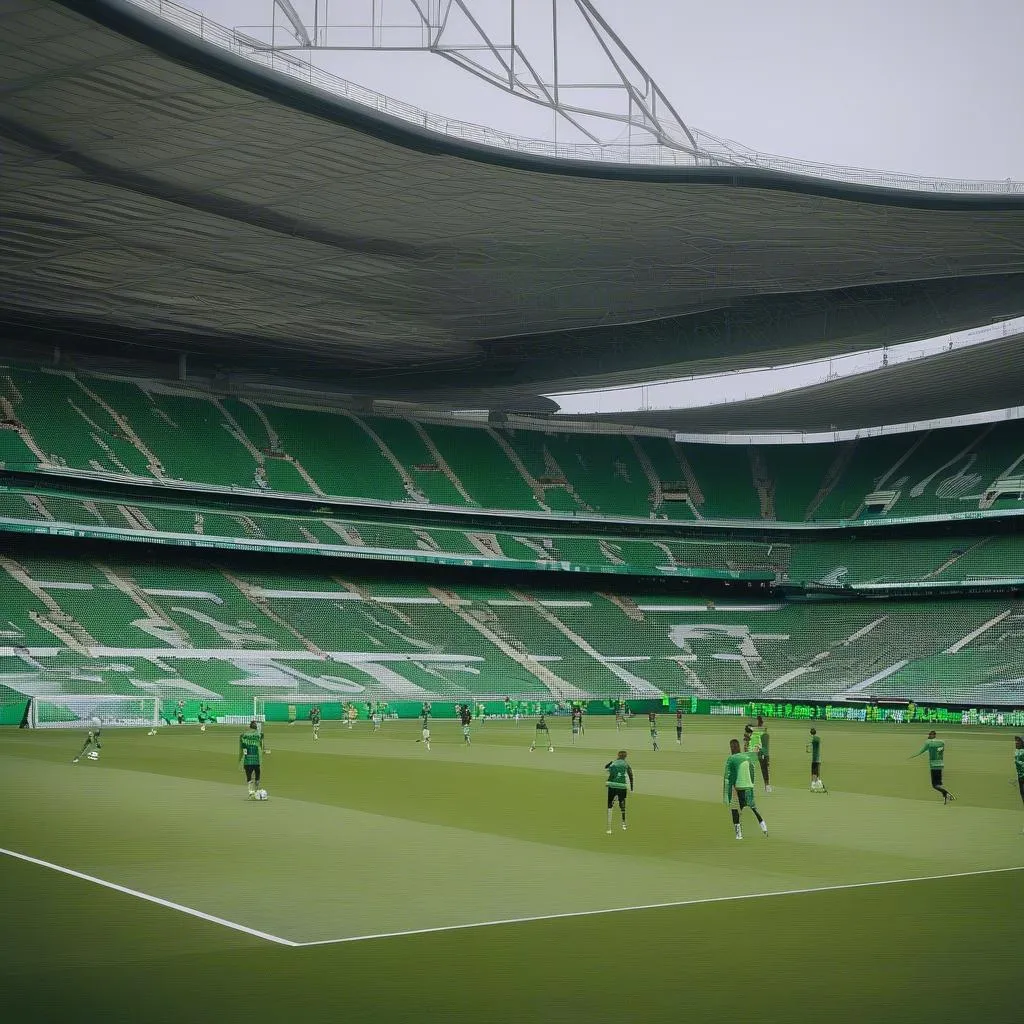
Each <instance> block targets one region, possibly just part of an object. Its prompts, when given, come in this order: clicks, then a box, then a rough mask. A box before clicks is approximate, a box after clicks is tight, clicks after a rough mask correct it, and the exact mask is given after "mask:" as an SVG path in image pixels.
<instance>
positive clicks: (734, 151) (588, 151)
mask: <svg viewBox="0 0 1024 1024" xmlns="http://www.w3.org/2000/svg"><path fill="white" fill-rule="evenodd" d="M130 2H131V3H133V4H135V5H136V6H138V7H141V8H144V9H145V10H147V11H151V12H152V13H154V14H156V15H158V16H159V17H161V18H163V19H164V20H166V21H168V22H170V23H172V24H174V25H176V26H177V27H178V28H181V29H184V30H185V31H187V32H190V33H192V34H193V35H196V36H198V37H199V38H200V39H202V40H203V41H204V42H207V43H210V44H212V45H214V46H218V47H220V48H221V49H224V50H228V51H229V52H231V53H232V54H234V55H236V56H238V57H241V58H243V59H245V60H248V61H251V62H253V63H255V64H259V65H261V66H262V67H264V68H266V69H268V70H270V71H273V72H275V73H277V74H281V75H287V76H288V77H289V78H294V79H297V80H299V81H301V82H303V83H304V84H306V85H309V86H311V87H313V88H316V89H320V90H322V91H323V92H325V93H328V94H330V95H332V96H337V97H340V98H342V99H345V100H347V101H349V102H351V103H357V104H359V105H360V106H364V107H368V108H369V109H371V110H375V111H377V112H378V113H379V114H383V115H384V116H386V117H390V118H394V119H396V120H399V121H404V122H406V123H408V124H412V125H415V126H416V127H418V128H423V129H424V130H426V131H429V132H434V133H436V134H438V135H444V136H449V137H452V138H457V139H460V140H462V141H464V142H470V143H473V144H475V145H479V146H486V147H489V148H491V149H497V150H503V151H505V152H512V153H524V154H529V155H531V156H542V157H548V158H554V159H558V160H567V161H573V162H588V163H610V164H627V165H628V164H643V165H663V166H676V167H754V168H759V169H761V170H770V171H781V172H783V173H786V174H796V175H802V176H806V177H812V178H823V179H826V180H829V181H843V182H848V183H850V184H858V185H873V186H876V187H879V188H890V189H902V190H907V191H913V192H956V193H977V194H986V195H998V194H1016V195H1024V181H1012V180H1010V179H1006V180H1004V181H971V180H967V179H956V178H923V177H917V176H916V175H912V174H899V173H893V172H889V171H876V170H870V169H868V168H863V167H838V166H834V165H832V164H820V163H812V162H810V161H805V160H795V159H790V158H788V157H782V156H773V155H770V154H765V153H758V152H756V151H755V150H752V149H749V148H747V147H746V146H743V145H741V144H740V143H736V142H731V141H729V140H727V139H721V138H718V137H717V136H715V135H711V134H710V133H708V132H703V131H700V130H698V129H692V133H693V136H694V138H695V139H696V140H697V143H698V145H699V146H700V147H701V152H700V153H698V154H693V153H690V152H686V151H683V150H677V149H672V148H670V147H668V146H661V145H658V144H656V143H654V142H653V141H652V142H651V143H650V144H647V145H643V144H632V145H628V146H623V145H616V144H612V143H609V144H606V145H593V144H590V145H587V144H582V143H581V144H576V143H557V142H548V141H545V140H543V139H524V138H520V137H519V136H516V135H509V134H507V133H504V132H499V131H496V130H494V129H493V128H487V127H484V126H482V125H476V124H470V123H468V122H466V121H458V120H454V119H451V118H446V117H440V116H438V115H437V114H430V113H428V112H427V111H425V110H420V109H419V108H417V107H414V106H412V104H409V103H404V102H403V101H401V100H396V99H393V98H391V97H390V96H385V95H383V94H382V93H379V92H375V91H373V90H372V89H367V88H364V87H363V86H361V85H356V84H355V83H354V82H349V81H347V80H346V79H344V78H339V77H338V76H337V75H333V74H330V73H329V72H327V71H324V70H322V69H321V68H318V67H315V66H314V65H313V64H312V62H311V61H308V60H302V59H301V58H299V57H296V56H295V55H294V54H292V53H281V52H275V51H272V50H266V49H254V48H252V47H250V46H248V45H246V44H245V42H244V41H243V40H242V39H240V37H239V36H238V35H237V34H236V33H235V32H233V31H232V30H231V29H229V28H226V27H225V26H223V25H221V24H219V23H217V22H215V21H212V20H211V19H210V18H207V17H206V16H205V15H203V14H200V13H198V12H197V11H193V10H191V9H190V8H188V7H184V6H182V5H181V4H179V3H175V2H173V0H130Z"/></svg>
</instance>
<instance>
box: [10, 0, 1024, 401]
mask: <svg viewBox="0 0 1024 1024" xmlns="http://www.w3.org/2000/svg"><path fill="white" fill-rule="evenodd" d="M79 9H81V10H82V11H85V10H86V9H88V11H89V12H90V14H91V17H87V16H85V15H84V14H83V13H80V11H79ZM0 29H2V32H0V87H2V89H3V101H2V104H0V147H2V149H3V161H2V165H0V219H2V221H3V223H4V225H5V232H4V234H3V236H2V237H0V277H2V280H3V283H4V287H3V289H2V297H0V325H2V326H5V328H6V333H7V334H8V336H11V335H12V334H17V332H18V331H20V330H24V331H26V332H28V331H29V330H38V329H40V328H45V329H53V328H54V327H55V326H56V327H58V328H59V329H60V330H61V331H63V332H65V333H67V332H71V333H73V334H75V335H78V336H81V337H82V338H83V339H84V343H87V344H92V345H94V346H99V347H102V346H104V345H110V346H111V347H116V348H117V349H118V351H122V352H123V351H124V345H125V343H128V344H129V346H132V345H138V346H147V347H150V348H158V349H165V350H170V351H187V352H190V353H193V354H194V355H195V356H196V357H197V358H199V359H208V360H209V361H210V362H212V363H215V364H218V365H228V366H238V365H246V366H250V367H259V368H261V369H264V370H270V369H273V370H275V371H279V372H289V373H292V374H301V373H303V372H306V373H311V374H314V373H315V374H322V373H323V372H328V371H329V372H333V373H337V374H340V375H344V377H345V379H346V380H347V381H348V382H349V383H350V385H351V386H352V387H353V388H356V389H359V388H361V389H363V390H366V391H370V392H373V393H376V394H379V395H396V396H401V395H406V394H409V395H428V394H432V395H434V396H435V397H436V396H438V395H449V396H453V400H455V399H457V398H459V396H469V395H473V396H475V400H476V402H477V403H478V404H486V403H487V402H488V401H489V400H491V399H497V398H498V397H499V396H506V397H507V396H508V395H510V394H516V393H519V394H522V395H523V396H528V395H535V394H538V393H542V392H545V391H558V390H564V389H566V388H571V387H586V386H597V385H601V384H610V383H629V382H635V381H640V380H649V379H653V378H656V377H659V376H660V377H665V376H673V375H679V374H683V373H693V372H698V371H700V372H706V371H710V370H716V369H718V370H720V369H726V368H733V367H743V366H753V365H766V364H771V363H775V364H777V363H780V362H784V361H789V360H793V359H806V358H811V357H813V356H819V355H827V354H833V353H841V352H849V351H854V350H858V349H863V348H868V347H873V346H876V345H879V344H883V343H889V344H894V343H897V342H901V341H909V340H914V339H917V338H921V337H926V336H931V335H936V334H942V333H946V332H948V331H953V330H958V329H961V328H965V327H969V326H973V325H975V324H977V323H979V322H984V321H988V320H991V319H999V318H1004V317H1009V316H1013V315H1016V314H1019V313H1022V312H1024V196H1006V197H983V196H945V197H943V196H928V197H922V196H920V195H915V194H907V193H891V192H882V191H879V190H870V189H864V188H854V187H848V186H840V185H835V184H832V183H822V182H811V181H809V180H807V179H799V178H785V177H782V176H779V175H771V174H766V173H760V172H753V171H740V170H736V169H726V170H718V171H700V172H692V171H686V170H670V171H665V170H661V169H657V170H649V169H643V168H641V169H633V168H614V167H607V166H603V167H597V166H593V165H587V166H579V167H569V166H567V165H564V164H563V165H556V164H552V163H545V162H543V161H541V160H539V159H535V158H527V157H521V156H517V157H515V158H513V157H512V156H511V155H509V154H500V153H494V152H485V151H481V150H473V149H469V148H467V147H465V146H464V145H461V144H460V145H457V144H455V143H452V142H450V141H449V140H443V139H436V138H426V137H424V136H422V135H417V134H416V133H415V132H413V131H412V130H411V129H406V128H401V127H398V126H396V125H395V124H393V123H390V122H385V121H382V120H380V119H376V120H375V119H374V116H371V115H370V114H368V113H366V112H365V111H356V110H353V109H352V108H349V107H345V106H344V105H342V104H341V103H339V102H338V101H336V100H334V99H331V98H330V97H327V96H325V95H324V94H321V93H318V92H316V91H314V90H303V88H302V87H301V86H296V85H295V84H293V83H291V82H287V83H286V82H283V81H279V80H277V79H275V78H273V77H271V76H269V75H268V74H267V73H265V72H263V71H261V70H259V69H255V68H252V67H249V66H248V65H246V64H244V62H241V61H239V60H236V59H235V58H232V57H231V56H230V55H227V54H222V53H220V52H219V51H218V52H214V51H212V50H209V49H207V48H206V47H205V45H204V44H201V43H200V42H199V41H197V40H191V39H188V38H186V37H184V36H181V35H177V34H175V31H174V30H171V29H170V28H168V27H166V26H162V25H160V24H159V23H156V22H151V21H149V20H147V18H146V16H144V15H143V14H142V13H140V12H139V11H138V9H133V8H130V7H129V6H126V5H123V4H120V3H116V2H113V0H106V2H92V3H89V4H86V3H84V2H82V0H66V2H63V3H61V2H57V0H4V2H3V3H0ZM115 341H116V342H117V343H118V344H117V346H114V342H115Z"/></svg>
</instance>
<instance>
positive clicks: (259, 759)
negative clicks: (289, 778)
mask: <svg viewBox="0 0 1024 1024" xmlns="http://www.w3.org/2000/svg"><path fill="white" fill-rule="evenodd" d="M263 754H264V746H263V734H262V733H261V732H260V730H259V726H258V725H257V724H256V721H255V720H253V721H251V722H250V723H249V728H248V729H247V730H246V731H245V732H243V733H242V735H241V736H239V737H238V763H239V765H240V766H241V767H242V768H243V769H244V770H245V781H246V785H247V787H248V789H249V799H250V800H255V799H256V790H257V788H258V787H259V784H260V775H261V774H262V772H261V768H262V766H263Z"/></svg>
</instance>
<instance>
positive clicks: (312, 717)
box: [309, 704, 320, 740]
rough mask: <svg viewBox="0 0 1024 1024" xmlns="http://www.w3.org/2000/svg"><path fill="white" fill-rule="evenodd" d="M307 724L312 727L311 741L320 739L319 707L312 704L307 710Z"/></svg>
mask: <svg viewBox="0 0 1024 1024" xmlns="http://www.w3.org/2000/svg"><path fill="white" fill-rule="evenodd" d="M309 724H310V725H311V726H313V739H314V740H318V739H320V705H319V704H314V705H313V706H312V707H311V708H310V709H309Z"/></svg>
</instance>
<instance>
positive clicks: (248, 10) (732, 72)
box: [186, 0, 1024, 179]
mask: <svg viewBox="0 0 1024 1024" xmlns="http://www.w3.org/2000/svg"><path fill="white" fill-rule="evenodd" d="M432 2H434V3H437V2H441V3H444V2H445V0H432ZM508 2H509V0H469V5H470V7H471V9H472V10H473V11H474V13H475V14H477V15H478V16H479V17H480V18H481V19H482V21H484V22H485V23H487V24H488V27H491V26H492V25H493V26H494V28H495V29H496V28H497V23H498V22H499V21H500V20H501V18H502V16H503V15H504V12H507V10H508ZM293 3H294V5H295V7H296V9H298V10H299V11H300V13H302V14H303V16H304V18H305V19H306V20H307V21H308V22H309V23H312V9H313V0H293ZM372 3H376V4H377V5H378V8H379V7H380V5H383V9H384V13H385V20H386V21H387V22H389V23H391V24H399V23H401V22H403V21H407V20H408V19H407V16H406V14H407V12H408V11H409V6H408V0H330V8H329V13H330V21H331V22H332V23H341V22H343V21H348V22H359V21H363V22H364V23H365V22H366V21H367V20H368V18H367V16H368V13H369V11H370V7H371V4H372ZM558 4H559V7H560V9H561V10H562V11H563V13H562V16H561V24H562V40H563V43H564V42H565V40H566V38H567V37H569V39H570V41H571V45H568V46H567V50H566V51H565V52H567V53H568V54H570V55H575V56H576V57H577V58H578V60H579V63H580V65H581V66H586V67H588V68H589V67H590V66H591V56H592V53H591V46H592V44H591V43H590V42H589V41H588V39H587V38H586V36H585V34H584V33H583V32H581V31H579V29H578V28H575V26H574V25H573V22H572V19H571V18H570V14H571V12H572V8H573V0H558ZM594 4H595V6H596V8H597V9H598V11H599V12H600V13H601V14H602V15H603V16H604V17H605V18H606V20H607V21H608V22H609V24H610V25H611V26H612V28H613V29H614V30H615V31H616V32H617V33H618V35H619V36H620V37H621V39H622V40H623V42H624V43H625V44H626V45H627V46H628V47H629V48H630V49H631V50H632V52H633V54H634V55H635V56H636V57H637V58H638V59H639V61H640V63H641V64H642V65H644V67H645V68H646V69H647V70H648V72H649V73H650V74H651V75H652V77H653V78H654V79H655V81H656V82H658V84H659V85H660V86H661V88H662V89H663V90H664V92H665V94H666V95H667V96H668V97H669V99H670V100H671V101H672V103H673V104H674V106H675V107H676V109H677V110H678V112H679V114H680V116H681V117H682V119H683V120H684V121H685V122H687V123H688V124H691V125H693V126H696V127H697V128H700V129H702V130H704V131H707V132H711V133H713V134H715V135H719V136H723V137H725V138H729V139H734V140H736V141H738V142H741V143H743V144H745V145H747V146H750V147H751V148H753V149H756V150H759V151H761V152H765V153H772V154H779V155H782V156H788V157H797V158H800V159H804V160H813V161H821V162H825V163H836V164H842V165H850V166H858V167H866V168H874V169H879V170H889V171H902V172H908V173H913V174H921V175H927V176H938V177H967V178H987V179H1003V178H1007V177H1009V178H1015V179H1024V124H1022V121H1024V115H1022V110H1024V59H1022V56H1021V53H1022V48H1024V0H973V2H972V0H858V2H857V3H840V2H838V0H729V2H727V3H707V2H706V0H701V2H697V0H594ZM186 5H187V6H191V7H193V8H195V9H197V10H202V11H203V12H204V13H207V14H209V15H210V16H211V17H213V18H214V19H215V20H218V21H220V22H222V23H224V24H226V25H229V26H230V27H235V26H238V25H254V24H268V23H269V22H270V19H271V11H272V7H273V2H272V0H186ZM517 6H518V9H519V11H520V15H521V16H522V15H523V14H524V13H528V14H530V15H531V16H532V21H533V23H534V25H535V26H536V29H535V31H536V34H535V35H531V34H526V35H524V34H523V30H522V29H521V30H520V42H521V43H523V44H524V46H525V47H526V48H527V49H530V50H532V51H533V52H534V53H537V54H540V53H541V51H542V39H543V38H544V35H545V33H546V19H549V18H550V10H551V0H517ZM321 10H323V6H322V5H321ZM505 17H507V15H505ZM278 20H279V21H280V20H281V19H280V15H278ZM542 26H543V27H544V31H542ZM574 28H575V31H574ZM527 32H528V30H527ZM317 59H318V63H320V64H321V65H322V66H324V67H325V68H327V69H329V70H332V71H334V72H335V73H336V74H339V75H341V76H342V77H346V78H350V79H351V80H353V81H355V82H357V83H359V84H361V85H365V86H368V87H371V88H374V89H377V90H379V91H381V92H385V93H387V94H389V95H392V96H395V97H396V98H399V99H404V100H407V101H409V102H411V103H414V104H415V105H417V106H419V107H422V108H425V109H427V110H430V111H431V112H433V113H438V114H444V115H447V116H449V117H454V118H458V119H461V120H466V121H470V122H473V123H477V124H484V125H487V126H488V127H493V128H496V129H499V130H502V131H507V132H510V133H512V134H521V135H526V136H530V137H543V138H551V136H552V131H553V126H552V123H551V121H552V119H551V116H550V114H547V113H545V112H542V111H540V110H539V109H537V108H535V107H532V106H531V105H529V104H525V103H523V102H521V101H518V100H514V99H512V98H511V97H508V96H506V95H504V94H502V93H501V92H500V91H499V90H497V89H494V88H493V87H488V86H487V85H486V84H485V83H482V82H479V81H477V80H475V79H473V78H472V77H470V76H469V75H468V74H467V73H466V72H464V71H462V70H460V69H458V68H455V67H454V66H452V65H450V64H449V63H448V62H446V61H444V60H442V59H440V58H437V57H434V56H430V55H420V54H405V53H368V54H367V53H323V54H320V55H318V58H317ZM593 66H595V67H596V65H593ZM563 132H564V129H563Z"/></svg>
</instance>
